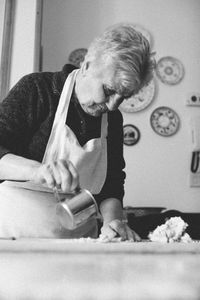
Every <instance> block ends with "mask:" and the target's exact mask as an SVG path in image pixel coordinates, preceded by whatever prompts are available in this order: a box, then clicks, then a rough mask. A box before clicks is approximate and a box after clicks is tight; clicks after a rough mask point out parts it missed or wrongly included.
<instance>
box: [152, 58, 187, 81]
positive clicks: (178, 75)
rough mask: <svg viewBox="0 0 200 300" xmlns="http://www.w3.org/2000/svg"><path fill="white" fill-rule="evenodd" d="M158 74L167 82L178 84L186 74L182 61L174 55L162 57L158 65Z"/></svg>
mask: <svg viewBox="0 0 200 300" xmlns="http://www.w3.org/2000/svg"><path fill="white" fill-rule="evenodd" d="M156 75H157V77H158V78H159V79H160V80H161V81H162V82H163V83H165V84H169V85H175V84H178V83H179V82H180V81H181V80H182V79H183V76H184V67H183V65H182V63H181V62H180V61H179V60H178V59H177V58H174V57H171V56H166V57H163V58H161V59H160V60H159V61H158V62H157V65H156Z"/></svg>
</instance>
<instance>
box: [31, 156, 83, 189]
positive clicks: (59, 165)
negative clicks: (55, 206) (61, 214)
mask: <svg viewBox="0 0 200 300" xmlns="http://www.w3.org/2000/svg"><path fill="white" fill-rule="evenodd" d="M31 181H33V182H34V183H37V184H43V185H45V186H47V187H49V188H54V187H55V186H56V187H58V188H61V190H62V191H63V192H64V193H69V192H72V191H74V190H75V189H76V188H77V187H78V186H79V176H78V172H77V170H76V168H75V167H74V165H73V164H72V163H71V162H70V161H66V160H63V159H60V160H57V161H52V162H50V163H47V164H40V165H38V166H35V167H34V168H33V173H32V180H31Z"/></svg>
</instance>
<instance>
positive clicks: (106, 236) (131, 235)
mask: <svg viewBox="0 0 200 300" xmlns="http://www.w3.org/2000/svg"><path fill="white" fill-rule="evenodd" d="M117 237H118V238H121V240H122V241H126V240H130V241H135V242H139V241H141V238H140V237H139V235H138V234H137V233H136V232H135V231H133V230H132V229H130V227H129V226H128V225H127V223H125V222H123V221H121V220H118V219H115V220H112V221H111V222H109V223H107V224H104V225H103V227H102V228H101V234H100V236H99V238H100V239H101V240H102V241H105V242H107V241H108V242H109V241H112V240H113V239H114V238H117Z"/></svg>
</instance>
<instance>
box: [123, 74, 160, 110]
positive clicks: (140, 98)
mask: <svg viewBox="0 0 200 300" xmlns="http://www.w3.org/2000/svg"><path fill="white" fill-rule="evenodd" d="M154 94H155V81H154V80H151V81H150V82H149V83H148V84H147V85H146V86H144V87H143V88H142V89H141V90H140V91H139V93H137V94H136V95H134V96H132V97H130V98H128V99H126V100H124V101H123V102H122V104H120V106H119V109H120V110H122V111H123V112H127V113H133V112H137V111H140V110H143V109H145V108H146V107H147V106H148V105H149V104H150V103H151V102H152V101H153V99H154Z"/></svg>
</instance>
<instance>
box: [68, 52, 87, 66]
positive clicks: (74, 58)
mask: <svg viewBox="0 0 200 300" xmlns="http://www.w3.org/2000/svg"><path fill="white" fill-rule="evenodd" d="M86 53H87V49H86V48H79V49H75V50H73V51H72V52H71V53H70V55H69V59H68V61H69V63H70V64H72V65H74V66H76V67H78V68H80V66H81V63H82V61H83V60H84V58H85V55H86Z"/></svg>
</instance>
